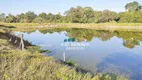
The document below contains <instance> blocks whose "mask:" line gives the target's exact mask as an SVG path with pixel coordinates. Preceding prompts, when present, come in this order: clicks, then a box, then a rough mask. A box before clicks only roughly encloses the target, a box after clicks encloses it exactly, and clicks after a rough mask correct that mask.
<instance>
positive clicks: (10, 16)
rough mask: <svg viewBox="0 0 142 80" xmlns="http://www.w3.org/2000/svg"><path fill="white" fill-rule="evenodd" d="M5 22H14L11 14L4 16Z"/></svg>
mask: <svg viewBox="0 0 142 80" xmlns="http://www.w3.org/2000/svg"><path fill="white" fill-rule="evenodd" d="M6 22H8V23H13V22H16V18H15V17H14V16H13V15H12V14H8V16H7V17H6Z"/></svg>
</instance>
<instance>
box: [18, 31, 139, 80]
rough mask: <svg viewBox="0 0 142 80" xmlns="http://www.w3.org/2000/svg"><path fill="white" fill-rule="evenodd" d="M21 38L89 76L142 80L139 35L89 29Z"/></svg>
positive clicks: (41, 33) (45, 33) (28, 35)
mask: <svg viewBox="0 0 142 80" xmlns="http://www.w3.org/2000/svg"><path fill="white" fill-rule="evenodd" d="M16 33H17V34H22V33H23V34H24V39H25V40H28V41H30V42H32V44H34V45H38V46H40V47H41V49H42V50H50V51H51V53H49V54H44V55H45V56H46V55H48V56H53V57H54V58H56V59H59V60H63V54H64V53H65V59H66V60H71V61H73V62H75V63H77V64H78V66H79V67H80V68H83V69H85V70H88V71H91V72H93V73H98V72H103V73H110V74H111V73H112V74H116V75H125V76H127V77H129V78H131V79H133V80H139V79H142V45H141V44H142V32H128V31H103V30H93V29H76V28H73V29H64V28H63V29H47V30H44V29H43V30H36V31H33V32H16Z"/></svg>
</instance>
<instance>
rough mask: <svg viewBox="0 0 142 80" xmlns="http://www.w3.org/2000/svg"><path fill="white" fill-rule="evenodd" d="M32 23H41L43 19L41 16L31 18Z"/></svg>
mask: <svg viewBox="0 0 142 80" xmlns="http://www.w3.org/2000/svg"><path fill="white" fill-rule="evenodd" d="M33 22H34V23H42V22H43V19H42V18H41V17H36V18H35V19H34V20H33Z"/></svg>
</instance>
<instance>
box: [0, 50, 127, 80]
mask: <svg viewBox="0 0 142 80" xmlns="http://www.w3.org/2000/svg"><path fill="white" fill-rule="evenodd" d="M0 74H1V75H0V78H1V80H21V79H24V80H28V79H29V80H35V79H37V80H112V77H111V76H109V75H105V76H104V75H102V74H97V75H95V76H93V77H92V75H91V74H89V73H86V74H82V73H80V72H76V71H75V68H71V67H69V66H65V65H64V64H61V63H60V62H58V61H57V60H54V59H53V58H52V57H44V56H42V55H41V54H31V53H29V52H28V51H19V50H11V51H8V54H3V53H1V54H0ZM114 80H126V79H125V78H123V77H120V76H119V77H116V78H115V79H114Z"/></svg>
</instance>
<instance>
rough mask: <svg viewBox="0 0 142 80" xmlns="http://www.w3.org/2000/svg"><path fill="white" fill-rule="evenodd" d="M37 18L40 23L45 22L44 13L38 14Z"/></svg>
mask: <svg viewBox="0 0 142 80" xmlns="http://www.w3.org/2000/svg"><path fill="white" fill-rule="evenodd" d="M37 17H38V18H37V19H40V21H41V22H42V23H45V22H47V14H46V13H44V12H43V13H41V14H39V15H38V16H37Z"/></svg>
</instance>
